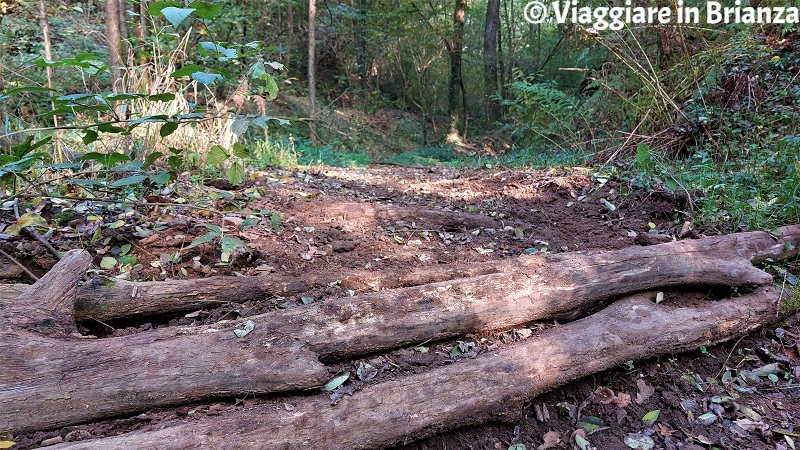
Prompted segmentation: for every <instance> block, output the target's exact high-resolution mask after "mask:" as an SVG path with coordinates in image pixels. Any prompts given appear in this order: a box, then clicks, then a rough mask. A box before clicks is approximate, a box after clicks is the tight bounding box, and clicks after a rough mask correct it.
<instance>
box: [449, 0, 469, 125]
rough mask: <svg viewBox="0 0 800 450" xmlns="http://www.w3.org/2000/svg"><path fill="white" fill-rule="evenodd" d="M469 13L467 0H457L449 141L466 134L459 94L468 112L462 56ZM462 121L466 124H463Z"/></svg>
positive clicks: (451, 48)
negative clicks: (459, 108)
mask: <svg viewBox="0 0 800 450" xmlns="http://www.w3.org/2000/svg"><path fill="white" fill-rule="evenodd" d="M466 13H467V0H455V11H454V13H453V41H452V42H451V43H450V48H449V49H448V50H449V54H450V81H449V83H448V91H447V110H448V112H449V113H450V134H449V135H448V140H450V141H458V140H460V139H463V138H464V137H465V136H464V135H465V134H466V120H467V117H466V114H465V115H464V117H463V118H459V113H458V109H457V108H458V94H459V92H460V93H461V98H462V102H463V104H462V106H463V111H465V112H466V109H467V105H466V99H467V96H466V92H465V89H464V80H463V78H462V74H461V65H462V54H463V50H464V22H465V20H464V19H465V17H466ZM462 120H463V121H464V124H462V123H461V122H462Z"/></svg>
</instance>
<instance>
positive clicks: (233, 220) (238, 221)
mask: <svg viewBox="0 0 800 450" xmlns="http://www.w3.org/2000/svg"><path fill="white" fill-rule="evenodd" d="M226 223H228V224H231V226H233V227H235V228H237V229H238V228H240V227H241V226H242V224H243V223H244V219H242V218H241V217H236V216H225V217H223V218H222V224H223V225H225V224H226Z"/></svg>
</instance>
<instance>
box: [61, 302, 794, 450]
mask: <svg viewBox="0 0 800 450" xmlns="http://www.w3.org/2000/svg"><path fill="white" fill-rule="evenodd" d="M777 296H778V294H777V293H776V292H775V290H774V288H772V287H765V288H762V289H760V290H758V291H756V292H754V293H751V294H747V295H743V296H740V297H734V298H730V299H726V300H723V301H719V302H714V303H713V305H710V304H708V303H702V304H693V305H691V306H685V307H679V306H670V305H667V304H664V303H662V304H655V303H654V302H653V301H652V299H651V298H649V297H648V296H647V295H638V296H634V297H632V298H626V299H623V300H620V301H617V302H616V303H615V304H613V305H611V306H609V307H608V308H606V309H605V310H603V311H601V312H598V313H596V314H594V315H592V316H590V317H588V318H586V319H583V320H580V321H577V322H574V323H571V324H567V325H563V326H559V327H555V328H552V329H550V330H548V331H545V332H543V333H542V334H541V335H539V336H535V337H532V338H529V339H528V340H526V341H524V342H523V343H520V344H518V345H515V346H512V347H509V348H505V349H502V350H499V351H496V352H488V353H485V354H482V355H479V356H477V357H476V358H474V359H471V360H464V361H460V362H458V363H455V364H451V365H447V366H442V367H439V368H436V369H433V370H430V371H428V372H425V373H422V374H417V375H411V376H408V377H404V378H402V379H398V380H392V381H385V382H382V383H379V384H376V385H372V386H369V387H367V388H365V389H363V390H361V391H359V392H356V393H355V394H354V395H353V396H345V397H343V398H342V399H341V400H340V401H339V402H338V403H337V404H335V405H331V401H330V400H329V399H328V398H327V397H326V396H322V395H316V396H302V397H300V396H297V397H289V398H286V397H284V398H280V399H277V400H273V401H269V402H265V403H264V404H261V405H258V406H255V407H250V408H243V409H239V410H236V411H231V412H229V413H228V414H225V415H222V416H215V417H201V418H195V419H193V420H187V419H185V420H180V421H177V423H176V424H175V425H173V426H169V427H166V428H163V429H160V430H156V431H138V432H133V433H129V434H125V435H121V436H115V437H110V438H106V439H99V440H95V441H88V442H77V443H67V444H63V445H58V446H55V447H53V448H54V449H59V450H64V449H85V450H93V449H98V450H99V449H103V450H107V449H127V448H158V449H194V448H227V449H240V448H241V449H296V448H314V449H343V448H347V449H377V448H387V447H390V446H392V445H395V444H399V443H407V442H411V441H412V440H414V439H419V438H423V437H427V436H431V435H434V434H436V433H441V432H443V431H447V430H450V429H453V428H456V427H463V426H470V425H475V424H480V423H483V422H487V421H490V420H491V421H504V422H512V423H513V422H514V421H517V420H519V419H520V414H522V412H523V411H524V409H525V408H524V405H525V404H526V403H527V402H528V401H530V399H532V398H534V397H536V396H538V395H541V394H543V393H545V392H547V391H548V390H551V389H554V388H556V387H558V386H561V385H564V384H567V383H568V382H570V381H572V380H575V379H578V378H581V377H585V376H587V375H590V374H594V373H596V372H600V371H602V370H606V369H609V368H612V367H614V366H617V365H619V364H622V363H624V362H625V361H630V360H633V361H638V360H641V359H644V358H651V357H656V356H661V355H669V354H675V353H679V352H683V351H687V350H693V349H696V348H698V347H699V346H701V345H712V344H716V343H719V342H723V341H726V340H729V339H732V338H735V337H737V336H742V335H745V334H747V333H749V332H751V331H753V330H755V329H757V328H758V327H759V326H760V325H761V324H763V323H766V322H769V321H770V320H773V319H774V316H775V311H776V309H775V300H776V298H777ZM287 405H288V406H287ZM289 407H291V409H290V411H291V412H287V409H288V408H289Z"/></svg>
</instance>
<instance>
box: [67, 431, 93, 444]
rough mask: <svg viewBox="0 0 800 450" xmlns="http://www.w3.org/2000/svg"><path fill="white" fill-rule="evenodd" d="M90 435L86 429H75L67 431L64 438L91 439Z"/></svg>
mask: <svg viewBox="0 0 800 450" xmlns="http://www.w3.org/2000/svg"><path fill="white" fill-rule="evenodd" d="M91 437H92V433H89V432H88V431H86V430H75V431H70V432H69V433H67V435H66V436H64V440H65V441H67V442H73V441H85V440H86V439H91Z"/></svg>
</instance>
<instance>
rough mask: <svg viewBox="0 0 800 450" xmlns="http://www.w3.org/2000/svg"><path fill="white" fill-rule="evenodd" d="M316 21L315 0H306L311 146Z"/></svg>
mask: <svg viewBox="0 0 800 450" xmlns="http://www.w3.org/2000/svg"><path fill="white" fill-rule="evenodd" d="M316 21H317V0H308V104H309V113H308V127H309V130H310V138H311V144H313V145H316V143H317V125H316V123H315V122H314V120H315V117H314V116H315V115H316V112H317V103H316V102H317V82H316V79H315V78H316V72H317V62H316V53H317V40H316V35H315V28H316Z"/></svg>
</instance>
